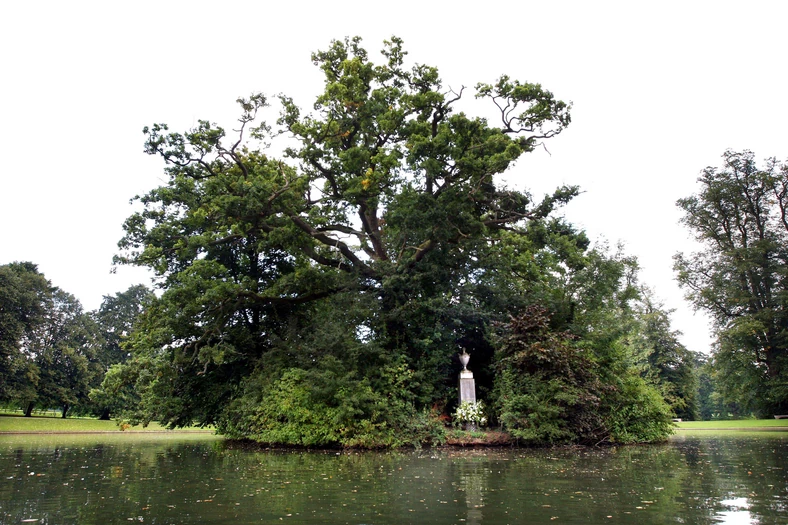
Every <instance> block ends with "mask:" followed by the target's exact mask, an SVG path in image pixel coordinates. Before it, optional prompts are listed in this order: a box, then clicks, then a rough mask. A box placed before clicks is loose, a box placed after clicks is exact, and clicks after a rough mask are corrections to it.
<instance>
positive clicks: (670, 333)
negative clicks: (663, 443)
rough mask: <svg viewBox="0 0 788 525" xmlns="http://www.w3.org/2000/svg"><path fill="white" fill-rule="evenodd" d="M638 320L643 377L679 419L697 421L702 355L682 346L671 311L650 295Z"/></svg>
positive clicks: (646, 294) (644, 295)
mask: <svg viewBox="0 0 788 525" xmlns="http://www.w3.org/2000/svg"><path fill="white" fill-rule="evenodd" d="M639 310H640V311H639V312H638V314H639V315H638V318H639V320H640V322H641V323H642V326H641V328H640V336H641V340H640V341H639V342H638V344H639V345H640V347H641V349H642V351H643V353H644V355H643V356H642V357H641V359H642V361H641V366H642V368H643V370H644V373H643V375H644V377H645V378H646V379H647V380H648V381H649V382H650V383H652V384H653V385H655V386H656V387H657V388H658V389H659V391H660V393H661V394H662V397H664V398H665V401H666V402H667V403H668V405H670V407H671V409H672V410H673V413H674V414H675V416H676V417H678V418H681V419H683V420H687V421H692V420H695V419H698V418H699V417H700V415H699V412H698V410H699V407H698V399H697V397H698V372H697V364H696V363H697V360H698V359H699V354H697V353H695V352H690V351H689V350H687V348H686V347H684V345H682V344H681V342H679V340H678V337H679V335H680V333H679V332H676V331H674V330H671V328H670V319H669V317H668V315H669V314H670V312H669V311H665V310H664V309H662V307H661V306H660V305H657V304H655V303H654V300H653V299H652V298H651V296H650V294H649V293H648V292H647V291H644V293H643V299H642V300H641V302H640V308H639Z"/></svg>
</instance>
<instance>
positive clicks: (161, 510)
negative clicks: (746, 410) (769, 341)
mask: <svg viewBox="0 0 788 525" xmlns="http://www.w3.org/2000/svg"><path fill="white" fill-rule="evenodd" d="M710 434H711V433H709V432H706V433H686V432H685V433H682V434H679V435H678V436H677V437H676V438H674V439H673V440H672V441H671V442H670V443H668V444H665V445H655V446H633V447H617V448H604V449H549V450H512V449H503V450H497V449H493V450H490V449H486V450H473V449H453V450H429V449H424V450H421V451H394V452H347V451H321V452H308V451H295V452H294V451H289V452H283V451H273V450H250V449H247V448H233V447H228V446H227V445H226V444H225V443H224V442H222V441H221V440H220V439H217V438H216V437H213V436H210V435H207V436H206V435H192V436H189V435H183V434H180V435H172V434H170V435H167V434H165V435H140V434H136V435H92V436H65V435H57V436H29V435H28V436H23V435H15V436H8V435H5V436H0V472H2V480H0V523H2V524H11V523H13V524H19V523H42V524H52V525H54V524H71V523H74V524H76V523H79V524H99V523H100V524H106V523H122V522H138V523H156V524H177V523H184V524H191V523H194V524H197V523H200V524H220V523H228V524H229V523H233V524H237V523H291V524H298V523H342V524H345V523H347V524H362V523H363V524H395V523H396V524H403V523H456V524H481V523H490V524H492V523H494V524H506V523H512V524H515V523H553V522H556V523H611V524H615V523H633V524H634V523H638V524H645V523H649V524H652V523H654V524H656V523H689V524H706V523H708V524H712V523H727V524H772V523H788V473H787V472H786V468H787V466H786V452H788V434H786V433H765V432H761V433H757V434H756V433H747V434H745V433H731V434H726V435H721V436H719V437H710Z"/></svg>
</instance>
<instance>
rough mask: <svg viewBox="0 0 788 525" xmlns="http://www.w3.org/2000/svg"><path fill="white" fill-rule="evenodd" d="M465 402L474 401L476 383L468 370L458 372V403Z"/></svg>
mask: <svg viewBox="0 0 788 525" xmlns="http://www.w3.org/2000/svg"><path fill="white" fill-rule="evenodd" d="M465 402H467V403H475V402H476V383H475V382H474V380H473V372H471V371H470V370H463V371H461V372H460V404H462V403H465Z"/></svg>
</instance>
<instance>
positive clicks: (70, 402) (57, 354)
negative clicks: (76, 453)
mask: <svg viewBox="0 0 788 525" xmlns="http://www.w3.org/2000/svg"><path fill="white" fill-rule="evenodd" d="M0 328H2V330H1V331H0V352H1V353H0V400H2V401H11V402H14V403H16V404H18V405H19V406H21V407H23V409H24V410H25V413H26V414H27V415H30V414H31V413H32V411H33V409H34V408H36V407H59V408H61V410H62V412H63V417H66V415H67V414H68V412H69V410H71V409H72V408H75V409H77V410H78V411H81V410H86V406H87V404H88V398H87V394H88V391H89V390H90V388H91V387H92V386H95V385H97V383H98V382H99V381H100V378H101V375H102V373H103V370H101V368H100V366H99V365H98V362H97V360H96V355H97V352H98V351H99V348H100V347H101V345H102V344H103V339H102V336H101V334H100V332H99V330H98V326H97V324H96V322H95V321H94V319H93V318H92V317H91V316H90V315H89V314H86V313H84V312H83V311H82V305H81V304H80V303H79V301H78V300H77V299H76V298H75V297H74V296H73V295H71V294H68V293H66V292H64V291H63V290H61V289H59V288H57V287H54V286H52V285H51V283H50V282H49V281H47V280H46V278H45V277H44V276H43V275H42V274H41V273H39V272H38V269H37V267H36V265H34V264H32V263H28V262H25V263H11V264H8V265H4V266H0Z"/></svg>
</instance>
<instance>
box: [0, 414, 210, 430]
mask: <svg viewBox="0 0 788 525" xmlns="http://www.w3.org/2000/svg"><path fill="white" fill-rule="evenodd" d="M165 430H167V429H166V428H164V427H162V426H161V425H159V424H158V423H151V424H150V425H148V426H147V427H146V428H142V427H141V426H136V427H129V428H128V429H126V431H132V432H162V431H165ZM212 431H213V430H212V429H206V428H197V427H190V428H185V429H179V430H178V432H212ZM0 432H42V433H46V432H68V433H71V432H73V433H79V432H122V430H121V429H120V428H118V424H117V423H116V422H115V421H99V420H98V419H95V418H79V417H73V418H72V417H69V418H66V419H63V418H61V417H59V416H58V417H51V416H33V417H23V416H21V415H8V414H0Z"/></svg>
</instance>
